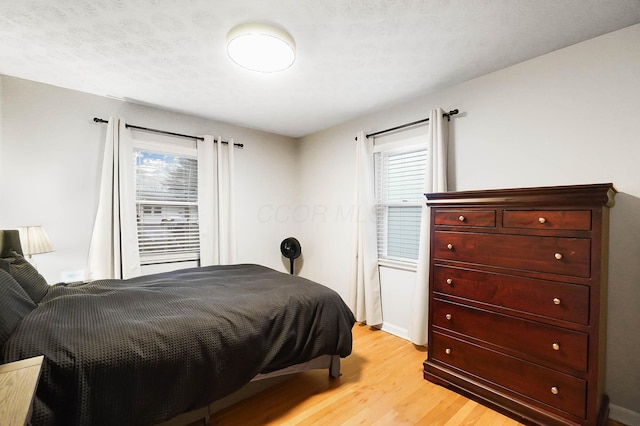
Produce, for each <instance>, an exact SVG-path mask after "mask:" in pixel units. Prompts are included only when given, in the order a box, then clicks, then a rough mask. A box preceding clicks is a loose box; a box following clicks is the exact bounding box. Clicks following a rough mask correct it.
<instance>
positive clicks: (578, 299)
mask: <svg viewBox="0 0 640 426" xmlns="http://www.w3.org/2000/svg"><path fill="white" fill-rule="evenodd" d="M433 271H434V272H433V274H434V276H433V279H432V281H431V282H432V286H433V291H434V292H435V293H436V294H437V293H440V294H446V295H451V296H456V297H460V298H464V299H467V300H474V301H478V302H481V303H487V304H489V305H493V306H500V307H503V308H506V309H513V310H516V311H521V312H525V313H530V314H533V315H540V316H544V317H548V318H553V319H558V320H562V321H570V322H573V323H577V324H583V325H588V324H589V292H590V289H589V287H588V286H583V285H578V284H567V283H560V282H555V281H545V280H538V279H533V278H524V277H516V276H512V275H502V274H489V273H486V272H479V271H470V270H467V269H459V268H450V267H446V266H434V268H433Z"/></svg>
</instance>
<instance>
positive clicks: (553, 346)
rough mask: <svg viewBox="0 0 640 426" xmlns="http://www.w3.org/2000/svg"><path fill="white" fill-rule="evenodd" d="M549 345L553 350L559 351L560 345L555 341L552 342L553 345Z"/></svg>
mask: <svg viewBox="0 0 640 426" xmlns="http://www.w3.org/2000/svg"><path fill="white" fill-rule="evenodd" d="M551 347H552V348H553V350H554V351H559V350H560V345H559V344H557V343H554V344H553V345H551Z"/></svg>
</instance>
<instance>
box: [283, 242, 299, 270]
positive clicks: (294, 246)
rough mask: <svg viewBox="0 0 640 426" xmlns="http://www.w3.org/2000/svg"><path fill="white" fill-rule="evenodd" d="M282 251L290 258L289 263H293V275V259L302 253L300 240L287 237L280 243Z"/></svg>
mask: <svg viewBox="0 0 640 426" xmlns="http://www.w3.org/2000/svg"><path fill="white" fill-rule="evenodd" d="M280 253H282V255H283V256H284V257H286V258H287V259H289V263H290V264H291V275H293V261H294V260H295V259H297V258H298V257H300V254H301V253H302V247H301V246H300V242H299V241H298V240H296V239H295V238H293V237H289V238H285V239H284V240H282V242H281V243H280Z"/></svg>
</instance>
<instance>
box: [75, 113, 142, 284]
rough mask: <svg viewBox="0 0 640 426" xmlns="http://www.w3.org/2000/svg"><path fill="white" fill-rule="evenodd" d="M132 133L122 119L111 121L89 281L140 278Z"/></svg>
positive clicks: (103, 163) (108, 126)
mask: <svg viewBox="0 0 640 426" xmlns="http://www.w3.org/2000/svg"><path fill="white" fill-rule="evenodd" d="M132 179H133V144H132V139H131V132H130V130H129V129H127V127H126V123H125V121H124V120H123V119H121V118H114V117H110V118H109V123H108V125H107V138H106V141H105V147H104V158H103V162H102V175H101V178H100V194H99V200H98V210H97V212H96V221H95V224H94V227H93V234H92V236H91V242H90V244H89V257H88V264H87V278H88V279H89V280H95V279H103V278H131V277H135V276H138V275H140V255H139V252H138V232H137V225H136V211H135V194H134V188H133V186H132V185H126V183H127V182H131V181H132Z"/></svg>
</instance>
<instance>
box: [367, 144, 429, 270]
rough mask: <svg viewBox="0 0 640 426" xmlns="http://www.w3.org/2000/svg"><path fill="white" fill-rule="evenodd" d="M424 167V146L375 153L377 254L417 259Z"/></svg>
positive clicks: (425, 152) (387, 257) (380, 256)
mask: <svg viewBox="0 0 640 426" xmlns="http://www.w3.org/2000/svg"><path fill="white" fill-rule="evenodd" d="M426 167H427V151H426V149H424V148H421V149H414V150H411V151H407V150H404V151H397V150H396V151H381V152H377V153H376V154H375V170H376V199H377V205H376V212H377V218H376V219H377V223H376V225H377V236H378V257H379V258H381V259H397V260H404V261H411V262H415V261H417V259H418V248H419V245H420V222H421V215H422V203H423V192H424V190H423V188H424V177H425V173H426Z"/></svg>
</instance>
